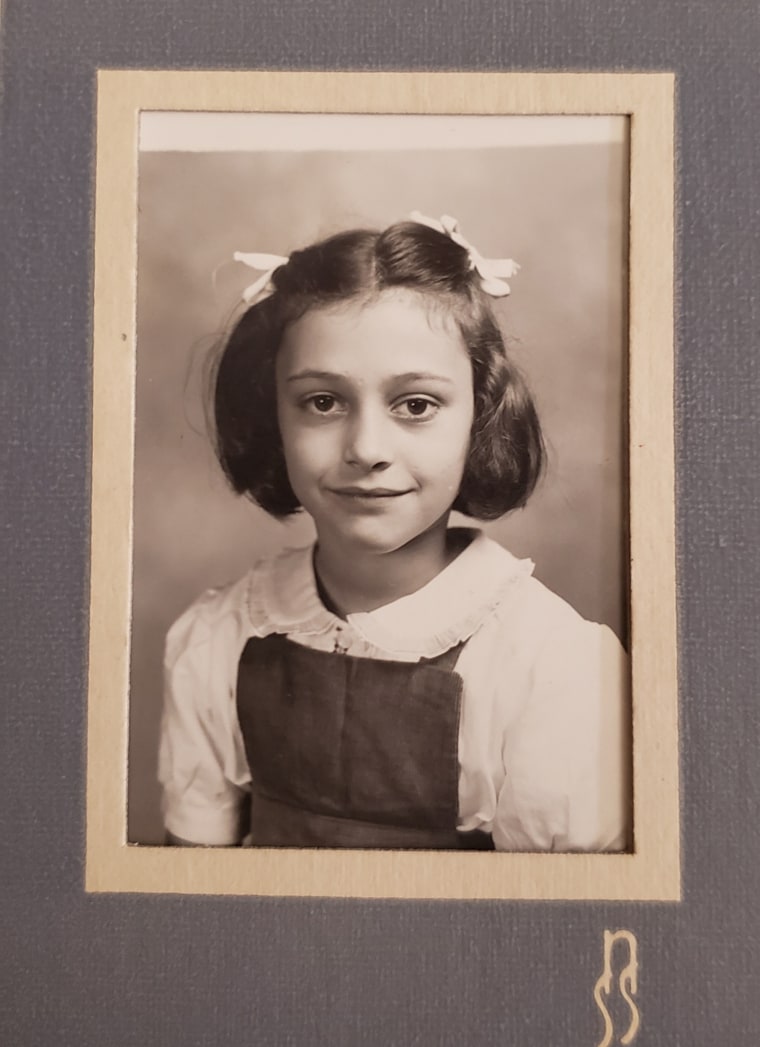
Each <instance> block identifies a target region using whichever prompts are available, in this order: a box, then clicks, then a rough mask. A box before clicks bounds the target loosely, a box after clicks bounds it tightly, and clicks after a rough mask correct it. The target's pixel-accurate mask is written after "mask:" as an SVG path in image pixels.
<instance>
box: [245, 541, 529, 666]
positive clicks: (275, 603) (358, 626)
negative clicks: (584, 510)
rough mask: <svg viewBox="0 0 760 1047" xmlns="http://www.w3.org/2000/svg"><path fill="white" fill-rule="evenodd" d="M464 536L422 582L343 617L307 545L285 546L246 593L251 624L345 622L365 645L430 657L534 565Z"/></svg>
mask: <svg viewBox="0 0 760 1047" xmlns="http://www.w3.org/2000/svg"><path fill="white" fill-rule="evenodd" d="M461 530H462V531H464V533H465V535H469V536H471V540H470V542H469V544H468V545H467V546H466V548H464V549H463V550H462V552H461V553H460V554H459V555H458V556H457V557H456V559H454V560H453V561H452V562H451V563H450V564H449V565H448V566H447V567H446V568H445V569H444V570H443V571H441V573H440V574H439V575H437V576H436V577H435V578H433V579H432V581H430V582H428V583H427V585H424V586H423V587H422V588H421V589H418V590H417V591H416V592H414V593H411V594H410V595H409V596H403V597H401V598H400V599H399V600H394V601H393V602H392V603H389V604H386V605H385V606H384V607H379V608H377V609H376V610H374V611H368V612H361V613H357V614H350V615H349V616H348V618H347V620H346V621H343V620H342V619H340V618H338V617H337V616H336V615H334V614H333V613H332V612H331V611H329V610H328V609H327V608H326V607H325V605H324V604H323V603H322V600H321V599H320V596H319V592H318V589H317V582H316V578H315V576H314V567H313V546H307V547H306V548H302V549H291V550H287V551H286V552H284V553H282V554H281V555H280V556H278V557H276V558H275V559H274V560H270V561H268V563H266V565H265V566H264V568H263V574H258V576H257V579H256V585H255V589H256V591H255V592H254V591H252V592H251V594H250V596H251V599H250V603H249V606H250V614H251V619H252V624H253V625H254V627H256V628H260V627H261V626H265V627H266V628H267V631H270V630H271V631H273V632H277V633H285V634H288V635H294V634H295V635H298V634H303V635H306V634H312V635H313V634H315V633H327V632H330V631H332V630H335V629H338V628H340V629H345V627H346V626H347V625H348V626H349V627H350V628H351V629H352V630H353V631H354V632H355V633H356V634H357V635H358V636H359V637H361V638H362V639H363V640H364V641H365V642H366V643H367V644H369V645H370V646H371V647H375V648H377V649H379V650H380V651H384V652H386V653H394V652H395V653H397V654H405V655H416V656H418V657H421V658H431V657H435V656H436V655H438V654H443V652H444V651H447V650H448V649H449V648H451V647H453V646H455V645H456V644H458V643H461V642H462V641H464V640H467V639H468V638H469V637H470V636H471V635H472V634H473V632H475V630H476V629H477V628H478V626H479V625H480V623H481V622H482V621H483V620H484V618H486V617H487V616H488V615H489V613H490V612H491V611H492V610H493V609H494V608H495V607H496V606H497V604H499V603H500V601H501V600H502V599H503V597H504V595H505V593H506V592H507V590H508V589H509V588H510V587H511V586H512V585H513V584H514V583H515V582H516V581H518V580H520V579H522V578H525V577H527V576H529V575H531V574H532V573H533V563H532V561H531V560H518V559H517V558H516V557H515V556H513V555H512V554H511V553H509V552H507V550H506V549H504V548H503V547H502V546H501V545H499V544H498V543H497V542H494V541H492V540H491V539H490V538H488V537H487V536H486V535H485V534H483V533H482V532H481V531H477V530H470V529H466V530H465V529H461Z"/></svg>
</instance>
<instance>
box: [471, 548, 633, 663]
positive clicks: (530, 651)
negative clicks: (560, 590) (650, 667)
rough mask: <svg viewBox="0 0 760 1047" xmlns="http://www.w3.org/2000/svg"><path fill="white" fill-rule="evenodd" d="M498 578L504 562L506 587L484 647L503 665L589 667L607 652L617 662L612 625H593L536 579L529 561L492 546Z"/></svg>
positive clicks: (484, 628) (486, 623) (486, 621)
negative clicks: (498, 566)
mask: <svg viewBox="0 0 760 1047" xmlns="http://www.w3.org/2000/svg"><path fill="white" fill-rule="evenodd" d="M489 545H490V546H491V547H494V546H495V547H496V548H495V549H494V548H491V549H490V550H489V552H490V557H491V562H492V567H493V569H494V573H495V574H497V573H498V571H497V569H496V564H497V562H498V561H499V560H501V562H502V567H501V571H502V577H503V578H504V581H505V584H502V585H501V586H500V587H498V590H497V592H496V599H495V600H494V602H493V604H492V607H491V610H490V613H489V614H488V615H487V616H485V617H484V618H483V620H482V625H481V628H480V630H478V631H479V633H481V642H482V641H485V642H487V643H489V642H490V645H491V646H493V647H494V657H495V659H496V661H498V662H502V661H503V662H505V663H509V664H510V666H511V665H512V664H514V663H515V662H516V661H519V662H521V663H524V664H534V665H540V664H551V663H556V662H557V661H560V662H561V661H563V660H564V661H565V662H566V663H571V662H573V661H576V660H583V661H584V662H586V661H587V660H588V658H589V656H590V655H592V654H594V653H595V652H597V651H599V650H600V649H607V650H608V651H610V652H611V653H614V654H615V656H616V657H617V655H618V654H620V653H622V647H621V645H620V642H619V641H618V639H617V637H616V636H615V634H614V632H613V631H612V630H611V629H610V628H609V626H607V625H603V624H600V623H598V622H594V621H589V620H588V619H586V618H584V617H583V615H582V614H580V613H579V612H578V611H577V610H576V609H575V607H573V606H572V604H570V603H568V601H567V600H565V599H564V598H563V597H561V596H559V595H558V594H557V593H555V592H554V591H553V590H551V589H550V588H549V587H548V586H546V585H544V584H543V582H541V581H540V580H539V579H538V578H536V577H535V575H534V574H533V567H534V565H533V563H532V562H531V561H530V560H517V559H516V558H515V557H514V556H512V554H511V553H509V552H508V551H507V550H506V549H503V548H501V547H500V546H499V545H498V544H497V543H495V542H492V541H489Z"/></svg>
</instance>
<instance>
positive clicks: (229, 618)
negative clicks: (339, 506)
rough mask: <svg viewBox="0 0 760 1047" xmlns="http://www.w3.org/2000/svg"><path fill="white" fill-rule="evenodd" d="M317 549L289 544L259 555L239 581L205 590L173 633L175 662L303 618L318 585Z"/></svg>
mask: <svg viewBox="0 0 760 1047" xmlns="http://www.w3.org/2000/svg"><path fill="white" fill-rule="evenodd" d="M310 573H311V548H310V547H306V548H302V549H285V550H284V551H282V552H281V553H279V554H277V555H274V556H269V557H264V558H262V559H260V560H258V561H257V562H256V563H254V564H253V566H252V567H251V568H250V569H249V570H248V571H246V573H245V574H244V575H243V576H242V577H240V578H238V579H237V580H235V581H232V582H228V583H226V584H224V585H220V586H214V587H212V588H209V589H206V590H204V591H203V592H202V593H201V594H200V595H199V596H198V597H196V599H195V600H193V602H192V603H191V604H190V605H189V606H188V607H187V608H186V609H185V610H184V611H183V612H182V614H180V616H179V617H178V618H177V619H176V621H175V622H174V623H173V625H172V626H171V628H170V629H169V631H168V633H167V643H166V653H167V659H168V660H169V661H172V660H173V657H175V656H176V655H177V654H178V653H180V652H182V651H187V650H188V649H189V648H200V647H203V646H205V645H208V644H210V643H217V642H218V641H219V640H220V639H222V638H224V637H227V638H229V640H230V641H231V642H233V641H237V640H240V639H243V640H244V639H245V638H248V637H251V636H266V635H268V634H269V633H272V632H278V631H283V630H284V627H286V626H287V625H288V619H289V618H295V617H296V616H299V617H301V616H302V611H300V610H299V608H303V607H304V606H305V605H306V603H307V602H308V601H307V600H306V597H308V596H309V594H310V591H311V589H312V588H313V585H311V584H310V582H309V578H310Z"/></svg>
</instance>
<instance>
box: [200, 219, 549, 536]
mask: <svg viewBox="0 0 760 1047" xmlns="http://www.w3.org/2000/svg"><path fill="white" fill-rule="evenodd" d="M272 284H273V287H274V291H273V293H272V294H270V295H269V296H268V297H266V298H264V299H263V300H261V301H260V302H258V303H256V304H254V305H252V306H251V307H250V308H249V309H248V310H247V311H246V312H245V313H244V314H243V315H242V316H241V318H240V319H239V320H238V322H237V323H236V325H235V326H234V328H233V329H232V332H231V333H230V335H229V337H228V338H227V339H226V341H225V342H224V344H223V345H222V347H221V351H220V354H219V356H218V359H217V362H216V366H215V369H214V374H213V380H212V381H213V415H214V424H215V428H216V450H217V456H218V458H219V462H220V464H221V466H222V468H223V469H224V472H225V474H226V475H227V478H228V480H229V482H230V483H231V485H232V487H233V488H234V490H235V491H237V492H238V493H239V494H246V495H248V496H249V497H250V498H252V499H253V501H254V502H256V503H257V504H258V505H260V506H261V507H262V508H263V509H266V511H267V512H269V513H271V514H272V515H273V516H276V517H284V516H287V515H289V514H290V513H293V512H295V511H296V510H297V509H299V508H300V507H301V506H300V503H299V502H298V499H297V498H296V496H295V494H294V492H293V489H292V487H291V486H290V481H289V479H288V472H287V468H286V465H285V455H284V452H283V448H282V440H281V438H280V431H279V427H278V422H277V408H276V389H275V359H276V356H277V351H278V348H279V346H280V342H281V340H282V337H283V334H284V332H285V330H286V328H287V327H288V325H289V324H292V323H293V322H294V321H295V320H297V319H298V318H299V317H301V316H303V315H304V313H306V312H307V311H308V310H309V309H315V308H320V307H325V306H330V305H336V304H338V303H341V302H347V301H371V300H372V299H373V298H375V297H376V296H377V295H379V294H380V293H382V292H383V291H387V290H391V289H406V290H408V291H411V292H414V293H416V294H419V295H420V297H421V298H422V299H423V301H425V302H426V304H428V305H429V306H430V307H431V308H433V309H435V310H438V311H441V312H442V313H443V315H445V316H448V317H450V318H451V319H452V320H453V321H454V323H455V324H456V326H457V328H458V329H459V331H460V333H461V336H462V339H463V340H464V344H465V346H466V347H467V350H468V352H469V354H470V359H471V361H472V374H473V388H474V397H475V404H474V407H475V410H474V422H473V426H472V431H471V435H470V449H469V454H468V457H467V462H466V465H465V469H464V474H463V476H462V483H461V486H460V488H459V492H458V494H457V497H456V500H455V501H454V504H453V507H452V508H454V509H457V510H459V511H460V512H462V513H465V514H467V515H468V516H472V517H475V518H477V519H480V520H494V519H496V518H497V517H499V516H502V515H504V513H507V512H509V511H510V510H512V509H516V508H518V507H520V506H522V505H524V504H525V502H526V501H527V499H528V496H529V495H530V494H531V492H532V491H533V489H534V487H535V485H536V483H537V481H538V478H539V476H540V474H541V470H542V468H543V462H544V445H543V439H542V436H541V427H540V425H539V421H538V416H537V414H536V410H535V406H534V404H533V400H532V397H531V395H530V393H529V391H528V388H527V386H526V384H525V382H524V380H523V378H522V376H521V375H520V373H519V371H518V370H517V368H516V367H515V365H514V364H513V363H512V362H511V360H510V359H509V357H508V354H507V351H506V348H505V345H504V339H503V337H502V334H501V331H500V329H499V325H498V323H497V322H496V319H495V317H494V314H493V311H492V307H491V302H490V299H489V297H488V296H487V295H486V294H485V292H484V291H482V290H481V288H480V286H479V278H478V274H477V272H476V271H474V270H473V269H472V268H471V267H470V258H469V253H468V251H467V250H466V249H465V248H463V247H461V246H460V245H459V244H457V243H455V242H454V241H453V240H452V239H450V238H449V237H448V236H446V235H444V234H443V233H439V232H437V231H436V230H435V229H431V228H429V227H428V226H426V225H422V224H420V223H417V222H412V221H408V222H398V223H396V224H395V225H392V226H390V227H389V228H387V229H385V230H384V231H383V232H375V231H370V230H363V229H357V230H353V231H350V232H344V233H339V234H338V235H336V236H332V237H329V238H328V239H326V240H322V241H320V242H319V243H315V244H313V245H312V246H310V247H307V248H305V249H304V250H302V251H295V252H294V253H293V254H292V255H291V256H290V258H289V259H288V261H287V263H286V264H284V265H282V266H280V268H278V269H276V270H275V272H274V274H273V276H272Z"/></svg>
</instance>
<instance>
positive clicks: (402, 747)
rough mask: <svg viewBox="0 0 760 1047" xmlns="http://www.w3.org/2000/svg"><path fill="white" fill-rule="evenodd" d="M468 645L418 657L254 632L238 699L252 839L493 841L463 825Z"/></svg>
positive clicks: (283, 842)
mask: <svg viewBox="0 0 760 1047" xmlns="http://www.w3.org/2000/svg"><path fill="white" fill-rule="evenodd" d="M460 650H461V645H460V646H459V647H456V648H453V649H452V650H450V651H447V652H446V653H445V654H443V655H441V656H439V657H437V658H431V659H425V660H423V661H421V662H417V663H408V662H395V661H380V660H376V659H371V658H357V657H354V656H351V655H346V654H338V653H335V654H333V653H327V652H324V651H317V650H312V649H311V648H308V647H304V646H303V645H301V644H298V643H295V642H294V641H292V640H289V639H288V638H287V637H285V636H282V635H279V634H273V635H271V636H267V637H264V638H258V637H257V638H253V639H250V640H249V641H248V643H247V644H246V646H245V648H244V650H243V654H242V656H241V659H240V664H239V669H238V681H237V711H238V718H239V721H240V727H241V731H242V736H243V741H244V743H245V751H246V756H247V759H248V764H249V767H250V771H251V778H252V782H251V805H250V838H251V844H252V845H253V846H258V847H356V848H423V849H459V848H467V849H478V850H481V849H486V850H487V849H492V848H493V843H492V841H491V837H490V836H489V835H488V834H486V833H483V832H479V831H476V832H459V831H458V830H457V828H456V826H457V815H458V806H459V805H458V784H459V760H458V738H459V716H460V705H461V698H462V678H461V677H460V676H459V675H458V674H457V673H456V672H454V664H455V662H456V658H457V656H458V654H459V653H460Z"/></svg>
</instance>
